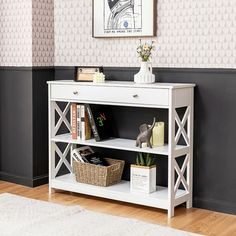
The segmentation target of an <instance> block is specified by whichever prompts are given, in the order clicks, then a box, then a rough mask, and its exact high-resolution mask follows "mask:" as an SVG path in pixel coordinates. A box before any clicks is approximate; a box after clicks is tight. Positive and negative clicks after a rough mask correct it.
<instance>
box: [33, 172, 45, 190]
mask: <svg viewBox="0 0 236 236" xmlns="http://www.w3.org/2000/svg"><path fill="white" fill-rule="evenodd" d="M47 183H48V175H41V176H37V177H34V179H33V187H37V186H40V185H43V184H47Z"/></svg>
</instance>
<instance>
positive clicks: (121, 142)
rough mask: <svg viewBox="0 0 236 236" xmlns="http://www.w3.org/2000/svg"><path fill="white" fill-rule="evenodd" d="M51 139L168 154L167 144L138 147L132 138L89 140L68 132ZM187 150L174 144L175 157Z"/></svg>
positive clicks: (187, 149) (185, 147)
mask: <svg viewBox="0 0 236 236" xmlns="http://www.w3.org/2000/svg"><path fill="white" fill-rule="evenodd" d="M51 141H54V142H61V143H72V144H80V145H86V146H93V147H103V148H110V149H118V150H125V151H132V152H144V153H152V154H158V155H165V156H168V155H169V145H168V144H165V145H164V146H162V147H155V148H139V147H136V146H135V142H136V141H135V140H132V139H123V138H110V139H107V140H104V141H99V142H96V141H95V139H89V140H81V139H72V137H71V134H70V133H68V134H61V135H56V136H55V137H53V138H51ZM188 151H189V146H184V145H176V148H175V156H176V157H177V156H181V155H184V154H186V153H187V152H188Z"/></svg>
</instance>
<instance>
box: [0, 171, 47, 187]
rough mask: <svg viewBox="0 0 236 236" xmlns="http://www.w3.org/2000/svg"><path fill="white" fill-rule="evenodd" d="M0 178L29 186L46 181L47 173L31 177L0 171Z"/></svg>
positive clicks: (35, 185) (45, 182)
mask: <svg viewBox="0 0 236 236" xmlns="http://www.w3.org/2000/svg"><path fill="white" fill-rule="evenodd" d="M0 179H1V180H2V181H6V182H11V183H15V184H20V185H24V186H27V187H31V188H33V187H37V186H39V185H42V184H47V183H48V175H42V176H37V177H34V178H33V179H32V178H28V177H24V176H19V175H14V174H10V173H5V172H0Z"/></svg>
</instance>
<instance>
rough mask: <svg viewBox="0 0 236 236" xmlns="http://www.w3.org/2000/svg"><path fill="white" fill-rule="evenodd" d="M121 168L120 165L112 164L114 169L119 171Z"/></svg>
mask: <svg viewBox="0 0 236 236" xmlns="http://www.w3.org/2000/svg"><path fill="white" fill-rule="evenodd" d="M119 169H120V165H119V166H118V165H116V166H112V171H117V170H119Z"/></svg>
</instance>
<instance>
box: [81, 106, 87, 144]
mask: <svg viewBox="0 0 236 236" xmlns="http://www.w3.org/2000/svg"><path fill="white" fill-rule="evenodd" d="M80 114H81V138H82V140H85V139H86V136H85V107H84V105H81V107H80Z"/></svg>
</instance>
